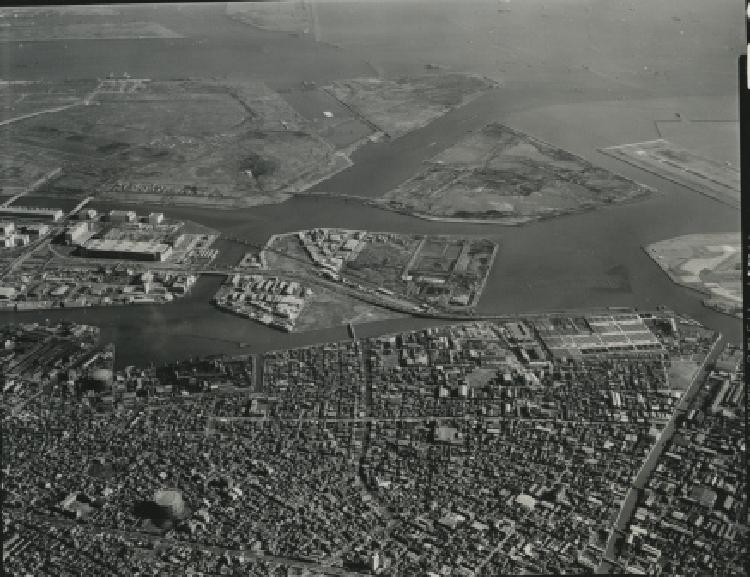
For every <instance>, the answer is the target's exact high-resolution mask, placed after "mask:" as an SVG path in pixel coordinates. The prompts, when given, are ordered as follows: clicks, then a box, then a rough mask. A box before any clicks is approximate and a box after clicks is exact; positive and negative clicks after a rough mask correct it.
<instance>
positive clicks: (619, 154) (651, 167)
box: [601, 138, 740, 208]
mask: <svg viewBox="0 0 750 577" xmlns="http://www.w3.org/2000/svg"><path fill="white" fill-rule="evenodd" d="M601 152H603V153H604V154H608V155H610V156H612V157H614V158H616V159H618V160H622V161H623V162H627V163H628V164H632V165H633V166H637V167H638V168H641V169H643V170H647V171H648V172H651V173H653V174H656V175H658V176H661V177H662V178H666V179H667V180H670V181H672V182H676V183H677V184H680V185H682V186H685V187H686V188H689V189H690V190H694V191H696V192H699V193H701V194H703V195H705V196H708V197H709V198H713V199H714V200H718V201H719V202H723V203H725V204H728V205H729V206H733V207H736V208H739V207H740V173H739V171H738V170H736V169H734V168H732V167H731V166H729V165H728V163H720V162H716V161H715V160H711V159H709V158H705V157H703V156H699V155H697V154H694V153H693V152H691V151H689V150H685V149H682V148H679V147H677V146H675V145H674V144H672V143H671V142H669V141H668V140H665V139H663V138H660V139H658V140H651V141H648V142H636V143H634V144H623V145H621V146H612V147H609V148H603V149H602V150H601Z"/></svg>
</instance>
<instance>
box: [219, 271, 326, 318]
mask: <svg viewBox="0 0 750 577" xmlns="http://www.w3.org/2000/svg"><path fill="white" fill-rule="evenodd" d="M310 295H312V290H311V289H310V288H307V287H303V286H301V285H300V284H299V283H298V282H296V281H292V280H284V279H281V278H278V277H269V276H261V275H243V274H239V273H237V274H234V275H231V276H230V277H229V278H228V280H227V282H225V283H224V284H223V285H222V286H221V287H220V288H219V290H218V292H217V293H216V295H215V296H214V303H215V304H216V305H217V306H218V307H219V308H222V309H226V310H228V311H231V312H233V313H235V314H238V315H240V316H243V317H246V318H249V319H252V320H255V321H258V322H260V323H263V324H265V325H268V326H271V327H274V328H278V329H281V330H285V331H291V330H293V329H294V324H295V322H296V321H297V318H298V317H299V315H300V313H301V312H302V309H303V308H304V307H305V303H306V302H307V297H309V296H310Z"/></svg>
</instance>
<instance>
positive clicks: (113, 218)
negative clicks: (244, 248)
mask: <svg viewBox="0 0 750 577" xmlns="http://www.w3.org/2000/svg"><path fill="white" fill-rule="evenodd" d="M78 218H79V220H78V222H75V223H72V224H70V225H68V226H67V228H66V230H65V243H66V244H67V245H70V246H75V247H77V251H78V254H79V255H80V256H82V257H85V258H92V259H125V260H140V261H157V262H164V261H166V260H170V261H175V260H177V259H176V258H175V256H177V254H178V253H180V254H182V255H184V254H186V253H190V252H191V251H194V250H196V249H197V250H198V251H200V253H201V254H200V256H202V257H203V260H205V261H206V262H210V261H211V260H213V259H214V258H215V257H216V255H217V254H218V251H216V249H211V248H210V245H211V244H212V243H213V241H214V240H215V238H216V235H194V234H186V233H185V232H183V231H182V228H183V223H181V222H174V223H170V222H166V221H165V220H164V215H163V214H162V213H160V212H152V213H150V214H148V215H147V216H144V217H139V216H138V214H137V213H136V212H135V211H133V210H110V211H109V213H107V215H106V216H103V217H102V216H100V215H98V214H97V212H96V211H95V210H93V209H85V210H82V211H80V212H79V213H78ZM204 253H205V254H204ZM177 264H183V263H182V262H178V263H177Z"/></svg>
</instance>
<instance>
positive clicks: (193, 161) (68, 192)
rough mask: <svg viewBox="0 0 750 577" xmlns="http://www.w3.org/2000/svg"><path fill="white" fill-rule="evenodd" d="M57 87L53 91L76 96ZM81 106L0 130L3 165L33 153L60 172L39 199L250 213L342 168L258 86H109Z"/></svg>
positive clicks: (136, 82)
mask: <svg viewBox="0 0 750 577" xmlns="http://www.w3.org/2000/svg"><path fill="white" fill-rule="evenodd" d="M61 84H62V87H56V88H55V90H56V91H57V92H60V93H63V94H66V93H68V92H71V91H73V90H74V88H71V87H68V86H67V83H61ZM33 89H34V92H39V89H38V87H33ZM23 90H24V87H23V86H16V87H15V92H14V97H16V98H17V99H18V98H21V96H22V95H23V94H24V92H23ZM87 102H90V105H88V106H75V107H72V108H68V109H66V110H62V111H59V112H56V113H52V114H44V115H40V116H35V117H32V118H27V119H25V120H23V121H21V122H15V123H13V124H10V125H6V127H4V130H5V136H6V137H5V138H3V139H2V140H0V152H1V153H2V156H3V157H4V158H8V157H9V158H13V155H16V156H17V155H18V154H19V153H18V152H14V151H15V150H17V149H20V150H23V151H28V152H24V153H21V154H25V155H26V156H29V155H33V154H34V152H35V151H40V154H41V158H43V159H44V160H45V165H47V164H49V163H53V164H54V163H57V164H58V165H60V166H62V168H63V174H62V176H61V177H60V178H59V179H58V180H57V181H55V182H54V183H51V184H49V185H48V186H47V187H46V188H45V190H44V191H43V192H44V194H47V195H51V196H75V195H81V194H94V195H95V196H99V197H104V198H113V199H117V200H120V201H125V202H144V201H150V202H163V203H167V204H171V203H190V204H212V203H213V202H214V201H215V202H216V204H224V205H227V204H230V205H231V204H234V205H252V204H257V203H258V202H262V201H279V200H283V199H284V198H286V197H285V196H284V195H283V193H285V192H297V191H299V190H302V189H304V188H306V187H307V186H308V185H309V184H310V183H313V182H317V181H318V180H320V179H322V178H325V177H326V176H329V175H330V174H332V173H333V172H336V171H338V170H340V169H341V168H344V167H346V166H348V165H349V161H348V159H347V158H346V157H345V156H344V155H341V154H336V152H335V150H334V148H333V147H332V146H331V145H330V144H328V143H327V142H326V141H324V140H323V139H322V138H320V137H319V136H318V135H317V134H315V132H314V131H313V130H309V129H308V128H307V123H306V121H305V119H304V118H302V117H301V116H300V115H299V114H297V113H296V112H295V111H294V110H293V109H292V108H291V106H290V105H289V104H288V103H287V102H286V101H285V100H283V99H282V98H281V97H280V96H279V95H278V94H276V93H275V92H273V91H271V90H270V89H269V88H268V87H267V86H265V85H264V84H263V83H261V82H232V83H225V84H220V83H217V82H208V81H207V82H201V81H165V82H161V81H159V82H157V81H153V82H152V81H149V80H147V79H109V80H104V81H101V82H100V83H99V85H98V86H97V87H96V88H95V89H94V90H93V91H92V92H91V93H90V94H89V95H88V96H87ZM21 160H23V158H22V159H21ZM15 164H19V162H16V163H15ZM10 168H12V167H10ZM14 171H15V172H18V171H19V169H13V170H10V173H14ZM35 172H36V171H35ZM29 178H31V177H29Z"/></svg>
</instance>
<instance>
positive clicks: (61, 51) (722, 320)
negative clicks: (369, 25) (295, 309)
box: [0, 2, 741, 367]
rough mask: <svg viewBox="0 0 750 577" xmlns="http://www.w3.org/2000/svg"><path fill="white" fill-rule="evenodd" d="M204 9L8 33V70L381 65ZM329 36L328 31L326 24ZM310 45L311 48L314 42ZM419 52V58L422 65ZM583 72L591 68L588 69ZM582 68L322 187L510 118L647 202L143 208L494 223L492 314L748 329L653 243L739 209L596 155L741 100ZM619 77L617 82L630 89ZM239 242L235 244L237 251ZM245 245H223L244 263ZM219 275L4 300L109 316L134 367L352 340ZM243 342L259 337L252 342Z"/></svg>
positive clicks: (66, 314) (397, 327)
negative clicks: (222, 304)
mask: <svg viewBox="0 0 750 577" xmlns="http://www.w3.org/2000/svg"><path fill="white" fill-rule="evenodd" d="M577 4H585V3H584V2H578V3H577ZM149 10H154V9H153V8H149V7H133V8H132V9H131V10H130V11H128V12H127V13H128V14H129V16H128V17H129V18H133V19H146V16H147V12H148V11H149ZM195 10H196V12H195V13H193V14H192V15H191V16H190V17H188V16H186V15H185V11H182V10H180V9H175V8H170V9H159V10H158V11H157V12H158V14H159V17H158V18H154V19H157V20H158V21H159V22H160V23H162V24H164V25H165V26H168V27H169V28H171V29H173V30H175V31H177V32H179V33H181V34H185V35H186V38H185V39H170V40H142V41H137V42H136V41H86V42H67V43H60V42H49V43H43V42H40V43H32V44H26V45H24V46H23V47H21V46H19V45H16V44H13V45H10V46H7V48H8V51H7V52H6V51H5V48H6V46H4V65H3V67H2V68H3V73H4V74H3V76H4V77H10V78H26V77H32V76H33V77H39V76H47V77H56V78H60V77H62V76H70V77H78V78H85V77H92V76H104V75H106V74H107V73H108V72H110V71H115V72H118V73H119V72H121V71H123V70H128V71H129V72H130V74H131V75H132V76H139V75H143V76H149V77H154V78H158V77H163V78H177V77H183V76H204V77H205V76H207V75H208V76H231V77H238V78H244V77H261V78H263V77H265V78H268V77H273V78H275V79H276V82H275V84H276V85H279V86H280V85H284V84H287V85H293V84H294V83H297V82H299V81H300V80H301V79H306V78H309V79H314V80H316V81H324V80H326V79H332V78H340V77H352V76H358V75H372V74H374V72H373V67H372V66H371V65H370V64H369V63H367V62H365V61H363V60H362V59H358V58H352V57H351V56H348V55H347V54H346V51H345V50H342V49H338V48H336V47H333V46H330V45H327V44H315V43H313V42H312V41H311V40H310V39H309V38H305V37H295V36H290V35H288V34H274V33H270V32H260V31H253V32H252V33H250V32H249V31H250V30H251V29H249V28H247V27H246V26H244V25H241V24H239V23H236V22H233V21H231V20H229V19H228V18H226V17H225V16H224V15H223V13H222V12H221V11H219V10H218V9H216V8H201V9H200V10H199V9H198V8H196V9H195ZM326 10H328V11H329V12H330V11H331V10H332V8H330V7H329V8H327V9H322V10H321V14H320V15H319V17H320V18H321V19H322V20H325V15H326ZM196 14H198V16H200V18H196V17H195V16H196ZM322 34H323V39H324V40H325V39H326V28H325V26H324V25H323V26H322ZM63 44H65V47H64V48H63ZM92 48H93V50H92ZM156 48H158V51H155V49H156ZM307 49H310V51H309V52H305V50H307ZM370 49H371V51H372V50H374V48H372V47H370ZM157 54H158V56H156V55H157ZM72 61H74V62H75V63H76V64H75V66H74V67H73V66H71V65H69V63H70V62H72ZM420 65H421V64H418V63H415V62H412V67H411V70H415V69H416V68H418V67H419V66H420ZM206 71H210V72H206ZM576 74H578V75H579V76H580V75H581V73H580V71H579V72H577V73H576ZM573 78H576V82H571V81H570V80H567V81H564V82H560V83H557V84H556V79H555V78H550V77H549V76H545V77H544V78H535V77H534V76H533V75H528V77H520V76H515V77H511V78H506V79H504V83H503V85H502V86H501V87H500V88H498V89H497V90H494V91H492V92H490V93H488V94H486V95H484V96H482V97H480V98H478V99H477V100H475V101H473V102H472V103H470V104H468V105H467V106H465V107H463V108H460V109H458V110H455V111H453V112H451V113H449V114H447V115H446V116H444V117H443V118H440V119H438V120H436V121H435V122H433V123H431V124H430V125H428V126H426V127H425V128H423V129H421V130H417V131H415V132H413V133H411V134H408V135H406V136H404V137H402V138H401V139H397V140H395V141H391V142H381V143H372V144H368V145H366V146H364V147H362V148H361V149H359V150H358V151H357V152H356V153H355V154H354V156H353V161H354V165H353V166H352V167H351V168H349V169H347V170H346V171H344V172H342V173H340V174H339V175H336V176H334V177H333V178H331V179H329V180H328V181H326V182H323V183H321V184H319V185H317V186H316V187H315V189H314V190H318V191H327V192H334V193H342V194H357V195H361V196H368V197H375V196H377V195H379V194H381V193H382V192H385V191H386V190H389V189H390V188H392V187H393V186H396V185H397V184H399V183H400V182H402V181H403V180H404V179H405V178H408V177H409V176H411V175H412V174H414V173H415V172H416V171H418V170H419V168H420V166H421V164H422V162H423V161H424V160H426V159H428V158H430V157H431V156H433V155H434V154H436V153H437V152H439V151H440V150H442V149H444V148H446V147H448V146H450V145H451V144H452V143H454V142H456V141H457V140H459V139H460V138H461V137H463V136H464V135H465V134H466V133H467V132H469V131H472V130H475V129H477V128H479V127H481V126H482V125H483V124H485V123H486V122H489V121H494V120H496V121H501V122H506V123H508V124H510V125H511V126H513V127H515V128H518V129H520V130H525V131H528V132H529V133H530V134H532V135H534V136H537V137H539V138H542V139H545V140H548V141H549V142H552V143H554V144H555V145H557V146H560V147H562V148H567V149H569V150H571V151H573V152H575V153H577V154H581V155H583V156H585V157H586V158H588V159H590V160H591V161H592V162H595V163H597V164H599V165H602V166H605V167H606V168H609V169H611V170H614V171H616V172H619V173H621V174H624V175H625V176H628V177H630V178H633V179H635V180H637V181H639V182H642V183H644V184H648V185H651V186H653V187H654V188H656V189H657V192H656V193H654V194H653V195H651V196H650V197H648V198H646V199H645V200H642V201H639V202H635V203H632V204H626V205H619V206H606V207H604V208H601V209H599V210H596V211H592V212H586V213H580V214H574V215H569V216H564V217H560V218H556V219H553V220H548V221H540V222H536V223H532V224H529V225H526V226H523V227H502V226H499V225H492V224H461V223H452V224H445V223H437V222H428V221H425V220H421V219H417V218H413V217H409V216H406V215H402V214H396V213H392V212H388V211H384V210H380V209H377V208H373V207H368V206H363V205H361V204H360V203H358V202H356V201H347V200H342V199H335V198H320V197H297V198H294V199H291V200H289V201H287V202H286V203H283V204H277V205H268V206H261V207H254V208H249V209H243V210H232V211H221V210H207V209H204V208H184V207H183V208H177V207H160V206H146V205H143V206H139V207H138V210H139V211H144V210H159V211H162V212H165V213H166V214H167V215H168V216H169V217H170V218H184V219H190V220H194V221H197V222H200V223H203V224H205V225H208V226H211V227H213V228H216V229H217V230H219V231H221V232H222V233H224V234H226V235H228V236H238V237H242V238H247V239H248V240H252V241H254V242H259V243H263V242H265V241H266V239H267V238H268V237H269V236H270V235H271V234H274V233H279V232H287V231H293V230H298V229H302V228H310V227H317V226H325V227H346V228H362V229H369V230H382V231H394V232H404V233H450V234H463V235H481V236H489V237H492V238H494V239H496V240H497V241H498V242H499V243H500V245H501V246H500V251H499V253H498V257H497V259H496V261H495V266H494V268H493V270H492V273H491V275H490V278H489V279H488V282H487V284H486V286H485V292H484V294H483V296H482V299H481V301H480V303H479V306H478V310H479V312H482V313H505V314H508V313H523V312H529V311H542V310H559V309H566V308H571V309H572V308H576V309H581V308H586V307H602V306H635V307H642V308H653V307H655V306H657V305H665V306H667V307H669V308H672V309H674V310H677V311H679V312H681V313H685V314H687V315H689V316H691V317H693V318H696V319H698V320H699V321H701V322H702V323H704V324H705V325H707V326H709V327H711V328H714V329H716V330H719V331H721V332H722V333H723V334H725V335H726V336H727V338H728V339H729V340H730V341H734V342H739V339H740V338H741V322H740V321H739V320H738V319H734V318H732V317H729V316H726V315H722V314H720V313H717V312H714V311H712V310H710V309H707V308H706V307H704V306H703V305H702V303H701V300H702V298H703V296H702V295H700V294H699V293H697V292H695V291H692V290H690V289H686V288H683V287H679V286H677V285H675V284H674V283H672V282H671V281H670V280H669V279H668V278H667V276H666V275H665V274H664V273H663V272H662V271H661V269H659V267H658V266H656V265H655V264H654V263H653V262H652V261H651V259H650V258H648V256H647V255H646V254H645V252H644V251H643V248H642V247H643V246H644V245H647V244H649V243H652V242H655V241H658V240H663V239H666V238H670V237H673V236H677V235H682V234H690V233H701V232H736V231H738V230H739V214H738V211H736V210H735V209H732V208H730V207H727V206H724V205H722V204H720V203H718V202H716V201H713V200H711V199H708V198H706V197H704V196H701V195H700V194H698V193H695V192H692V191H690V190H687V189H685V188H683V187H680V186H678V185H675V184H672V183H670V182H668V181H665V180H663V179H660V178H659V177H657V176H654V175H651V174H648V173H645V172H643V171H640V170H638V169H636V168H633V167H630V166H627V165H624V164H622V163H620V162H618V161H616V160H614V159H612V158H609V157H607V156H604V155H601V154H600V153H598V152H597V148H599V147H601V146H608V145H611V144H615V143H621V142H623V141H626V140H627V139H633V140H631V141H636V140H637V139H642V140H646V139H648V138H655V137H656V136H654V133H653V131H654V119H655V118H657V117H659V115H665V114H667V112H665V111H667V110H669V111H671V110H674V109H675V107H677V108H678V109H680V110H683V109H685V108H687V109H690V110H699V109H700V108H701V106H703V107H706V106H708V105H715V104H716V102H717V101H716V100H715V99H716V98H718V97H721V98H723V100H722V105H721V107H720V110H719V112H717V115H719V114H724V115H726V114H725V113H731V111H732V100H731V98H727V91H726V90H724V92H723V93H722V94H719V95H718V96H717V95H716V94H712V95H709V96H705V93H706V90H707V89H703V88H701V89H697V88H696V90H692V91H690V92H691V93H694V94H699V95H698V96H696V97H695V99H694V100H693V101H688V100H687V99H680V98H679V96H678V95H676V94H675V93H670V94H666V95H664V96H668V97H669V98H672V99H673V100H674V102H672V101H671V100H668V101H667V102H666V104H665V102H664V101H663V99H662V100H659V97H660V96H661V95H660V94H655V93H654V92H649V91H648V90H645V89H644V88H643V81H642V79H641V81H640V82H641V83H640V84H638V85H636V86H630V85H623V84H622V82H621V81H619V80H617V81H611V82H610V81H609V80H607V79H606V78H602V77H601V75H600V76H596V75H591V74H588V73H587V75H585V77H584V76H580V78H579V77H578V76H574V77H573ZM579 80H580V82H579ZM662 80H663V79H660V80H659V82H662ZM683 83H684V79H683ZM657 84H658V82H657ZM681 86H682V85H681ZM613 87H617V88H618V90H619V92H618V93H617V94H615V93H613ZM709 92H710V91H709ZM706 98H709V99H711V100H710V102H709V101H707V100H706ZM701 99H703V100H701ZM707 102H708V104H707ZM555 107H557V108H555ZM679 107H683V108H679ZM601 111H605V112H601ZM594 112H596V113H597V114H599V116H597V117H596V122H593V121H592V118H593V117H592V116H591V115H593V114H594ZM670 113H671V112H670ZM696 114H697V113H696ZM735 114H736V112H735ZM587 115H588V116H587ZM717 118H718V116H717ZM574 122H575V124H574ZM92 206H94V207H95V208H96V207H99V208H108V207H115V206H116V205H114V204H107V205H101V204H96V203H94V204H92ZM130 208H132V206H131V207H130ZM240 252H241V251H240V250H239V249H238V248H237V247H234V248H233V249H232V253H231V255H230V256H231V258H235V257H236V256H238V255H239V254H240ZM230 256H227V255H225V256H224V257H223V258H224V259H226V260H229V259H230ZM220 282H221V281H220V279H218V278H204V279H201V280H200V281H199V283H198V284H197V285H196V287H195V288H194V290H193V293H192V294H191V295H190V296H188V297H186V298H185V299H182V300H180V301H178V302H176V303H173V304H170V305H164V306H146V305H143V306H140V305H139V306H131V307H127V308H121V307H113V308H98V309H85V310H82V309H78V310H76V309H67V310H55V311H40V312H23V313H13V312H5V313H0V322H1V323H6V322H28V321H43V320H44V319H50V320H51V321H56V320H61V319H72V320H76V321H78V322H83V323H87V324H93V325H98V326H100V327H101V328H102V335H103V338H104V339H105V340H107V341H112V342H114V343H115V344H116V346H117V351H118V354H117V365H118V366H119V367H122V366H125V365H129V364H136V365H145V364H149V363H151V362H154V363H159V362H164V361H169V360H174V359H178V358H183V357H188V356H198V355H204V354H214V353H223V352H228V353H239V352H256V353H257V352H263V351H265V350H269V349H274V348H285V347H294V346H302V345H307V344H314V343H319V342H323V341H327V340H337V339H346V338H348V335H347V331H346V327H335V328H327V329H321V330H318V331H313V332H307V333H300V334H287V333H281V332H279V331H276V330H274V329H270V328H267V327H265V326H262V325H259V324H256V323H252V322H251V321H246V320H243V319H240V318H238V317H235V316H232V315H230V314H226V313H222V312H220V311H218V310H216V309H215V308H214V307H213V306H212V305H211V304H210V302H209V301H210V298H211V296H212V295H213V293H214V291H215V290H216V288H217V286H218V284H219V283H220ZM434 324H438V323H437V322H436V321H429V320H426V319H410V318H402V319H397V320H389V321H380V322H377V323H371V324H368V325H358V326H357V334H358V336H371V335H376V334H381V333H385V332H392V331H401V330H407V329H410V328H417V327H423V326H430V325H434ZM239 343H246V344H247V345H248V347H247V348H245V349H240V347H239V346H238V345H239Z"/></svg>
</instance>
